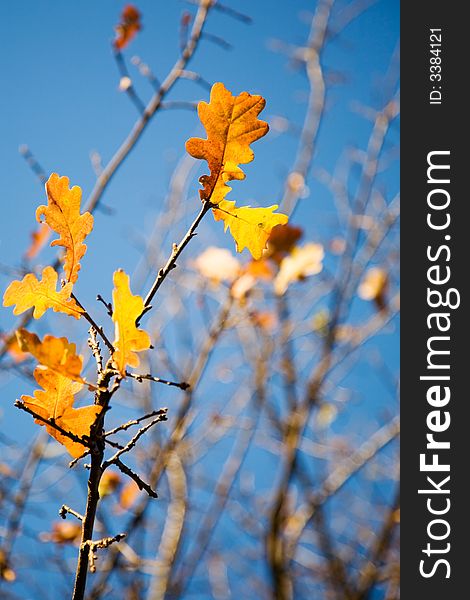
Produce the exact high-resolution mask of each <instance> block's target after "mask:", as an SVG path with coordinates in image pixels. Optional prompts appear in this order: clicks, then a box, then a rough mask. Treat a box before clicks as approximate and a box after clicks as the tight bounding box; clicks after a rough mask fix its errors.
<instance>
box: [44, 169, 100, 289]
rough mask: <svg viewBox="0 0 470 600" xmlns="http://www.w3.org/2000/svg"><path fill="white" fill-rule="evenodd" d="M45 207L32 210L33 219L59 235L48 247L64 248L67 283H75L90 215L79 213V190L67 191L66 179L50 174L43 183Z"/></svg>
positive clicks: (80, 193)
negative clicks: (45, 197) (33, 213)
mask: <svg viewBox="0 0 470 600" xmlns="http://www.w3.org/2000/svg"><path fill="white" fill-rule="evenodd" d="M46 193H47V201H48V204H47V206H46V205H44V204H43V205H41V206H39V207H38V208H37V210H36V219H37V220H38V221H39V222H41V218H42V217H44V219H45V222H46V223H47V224H48V225H49V227H50V228H51V229H53V230H54V231H55V232H56V233H58V234H59V235H60V237H59V239H58V240H54V241H53V242H52V243H51V246H63V247H64V248H65V263H64V271H65V275H66V277H67V281H71V282H72V283H75V282H76V281H77V279H78V271H79V270H80V268H81V267H80V260H81V259H82V258H83V256H84V254H85V252H86V249H87V247H86V245H85V244H84V243H83V240H84V239H85V238H86V236H87V235H88V234H89V233H90V232H91V230H92V229H93V216H92V215H91V214H90V213H89V212H86V213H84V214H80V203H81V200H82V190H81V188H80V187H78V185H74V186H73V188H69V178H68V177H59V175H57V173H52V175H51V176H50V177H49V179H48V181H47V182H46Z"/></svg>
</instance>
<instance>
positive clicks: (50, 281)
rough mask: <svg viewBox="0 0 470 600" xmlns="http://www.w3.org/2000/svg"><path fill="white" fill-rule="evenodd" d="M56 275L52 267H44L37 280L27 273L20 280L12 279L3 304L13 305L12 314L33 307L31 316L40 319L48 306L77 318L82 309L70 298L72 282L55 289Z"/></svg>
mask: <svg viewBox="0 0 470 600" xmlns="http://www.w3.org/2000/svg"><path fill="white" fill-rule="evenodd" d="M57 279H58V275H57V273H56V271H55V270H54V269H53V268H52V267H45V269H44V270H43V272H42V279H41V281H39V280H38V279H37V278H36V276H35V275H34V274H33V273H28V274H27V275H25V276H24V278H23V279H22V280H21V281H12V282H11V283H10V285H9V286H8V288H7V290H6V292H5V294H4V296H3V306H12V305H15V308H14V309H13V314H14V315H20V314H21V313H23V312H25V311H26V310H28V309H30V308H33V307H34V312H33V317H34V318H35V319H40V318H41V317H42V315H43V314H44V313H45V312H46V310H47V309H48V308H52V309H53V310H54V312H62V313H65V314H66V315H70V316H72V317H75V318H76V319H79V318H80V317H81V315H82V314H83V309H82V308H80V307H79V306H78V304H77V303H76V302H75V300H73V299H72V298H70V295H71V293H72V283H66V284H65V285H64V287H63V288H61V290H60V291H57V290H56V288H57Z"/></svg>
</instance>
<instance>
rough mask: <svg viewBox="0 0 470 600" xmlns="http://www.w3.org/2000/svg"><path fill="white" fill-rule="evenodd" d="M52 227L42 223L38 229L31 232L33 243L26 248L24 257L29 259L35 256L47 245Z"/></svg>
mask: <svg viewBox="0 0 470 600" xmlns="http://www.w3.org/2000/svg"><path fill="white" fill-rule="evenodd" d="M51 233H52V231H51V228H50V227H49V225H48V224H47V223H41V224H40V225H39V227H38V228H37V229H36V231H33V232H32V233H31V244H30V246H29V248H28V249H27V250H26V252H25V254H24V257H25V258H26V259H27V260H32V259H33V258H35V257H36V256H37V255H38V254H39V252H40V251H41V250H42V248H43V246H45V244H46V242H47V240H48V239H49V238H50V237H51Z"/></svg>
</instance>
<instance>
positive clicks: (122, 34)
mask: <svg viewBox="0 0 470 600" xmlns="http://www.w3.org/2000/svg"><path fill="white" fill-rule="evenodd" d="M115 29H116V39H115V40H114V47H115V48H116V50H123V49H124V48H125V47H126V46H127V45H128V44H129V42H130V41H132V40H133V39H134V37H135V36H136V34H137V32H138V31H140V30H141V29H142V24H141V22H140V12H139V11H138V10H137V8H136V7H135V6H133V5H132V4H127V5H126V6H125V7H124V8H123V10H122V13H121V22H120V23H119V24H118V25H116V27H115Z"/></svg>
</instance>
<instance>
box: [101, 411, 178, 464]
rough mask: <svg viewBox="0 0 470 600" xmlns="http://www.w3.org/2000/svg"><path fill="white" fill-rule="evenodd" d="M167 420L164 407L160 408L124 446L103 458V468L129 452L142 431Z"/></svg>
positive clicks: (142, 433)
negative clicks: (110, 455) (107, 457)
mask: <svg viewBox="0 0 470 600" xmlns="http://www.w3.org/2000/svg"><path fill="white" fill-rule="evenodd" d="M166 420H167V416H166V409H164V410H162V411H161V412H160V414H158V415H157V416H156V417H155V419H152V420H151V421H150V423H147V424H146V425H144V426H143V427H141V428H140V429H139V431H138V432H137V433H136V434H135V435H134V437H133V438H132V439H131V440H129V442H128V443H127V444H126V445H125V446H124V448H121V449H120V450H118V451H117V452H116V454H114V455H113V456H112V457H111V458H110V459H108V460H105V461H104V463H103V469H107V468H108V467H109V466H110V465H112V464H113V463H115V462H116V461H117V460H118V459H119V457H121V456H122V455H123V454H125V453H126V452H129V451H130V450H132V448H134V447H135V445H136V443H137V442H138V440H139V439H140V438H141V437H142V436H143V435H144V433H145V432H146V431H148V430H149V429H150V428H151V427H153V426H154V425H156V424H157V423H160V422H161V421H166Z"/></svg>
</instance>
